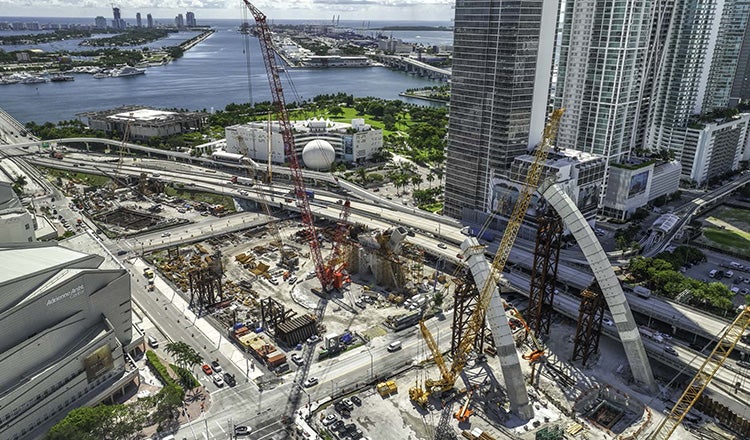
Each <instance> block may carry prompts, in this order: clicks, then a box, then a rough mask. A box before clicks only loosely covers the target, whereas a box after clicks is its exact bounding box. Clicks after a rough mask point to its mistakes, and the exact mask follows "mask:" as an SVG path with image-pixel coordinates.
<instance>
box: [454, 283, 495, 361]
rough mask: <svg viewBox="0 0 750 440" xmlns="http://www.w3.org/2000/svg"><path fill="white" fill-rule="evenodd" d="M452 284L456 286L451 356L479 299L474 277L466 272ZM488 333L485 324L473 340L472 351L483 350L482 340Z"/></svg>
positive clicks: (483, 340) (479, 351)
mask: <svg viewBox="0 0 750 440" xmlns="http://www.w3.org/2000/svg"><path fill="white" fill-rule="evenodd" d="M454 284H455V285H456V288H455V289H454V291H453V325H452V326H451V356H454V355H455V354H456V350H458V346H459V344H460V343H461V338H463V336H464V332H465V331H466V327H467V326H468V325H469V320H470V318H471V314H472V313H474V309H475V308H476V307H477V301H478V300H479V290H478V289H477V285H476V284H474V279H473V278H472V277H471V275H470V274H468V273H465V272H464V273H463V274H462V276H459V277H456V279H455V281H454ZM488 334H489V329H488V328H487V324H486V322H485V325H483V326H482V329H481V330H480V331H479V334H477V337H476V339H475V340H474V352H475V353H477V354H479V353H482V352H483V350H484V342H485V339H486V336H487V335H488Z"/></svg>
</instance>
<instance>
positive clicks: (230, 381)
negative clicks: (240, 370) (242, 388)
mask: <svg viewBox="0 0 750 440" xmlns="http://www.w3.org/2000/svg"><path fill="white" fill-rule="evenodd" d="M224 383H226V384H227V385H229V386H230V387H233V386H235V385H237V381H236V380H235V378H234V374H229V373H224Z"/></svg>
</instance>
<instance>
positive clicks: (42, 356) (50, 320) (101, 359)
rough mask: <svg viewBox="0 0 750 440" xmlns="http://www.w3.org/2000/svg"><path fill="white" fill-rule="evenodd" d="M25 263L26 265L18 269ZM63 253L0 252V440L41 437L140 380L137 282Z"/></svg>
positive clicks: (55, 249) (37, 248)
mask: <svg viewBox="0 0 750 440" xmlns="http://www.w3.org/2000/svg"><path fill="white" fill-rule="evenodd" d="M20 261H23V262H24V264H18V262H20ZM103 261H104V258H103V257H100V256H98V255H87V254H84V253H81V252H77V251H72V250H69V249H66V248H63V247H60V246H54V245H52V246H50V245H40V244H29V243H26V244H23V245H16V246H14V245H9V244H3V245H0V332H2V335H3V338H2V341H1V342H0V371H2V374H0V419H1V420H2V421H3V423H2V425H0V438H3V439H8V440H21V439H33V438H39V437H41V436H42V435H44V433H45V432H46V431H47V430H49V428H50V427H51V426H52V425H54V424H55V423H57V422H58V421H60V420H61V419H63V418H64V417H65V415H66V414H67V413H68V412H69V411H71V410H72V409H74V408H78V407H81V406H84V405H95V404H97V403H99V402H102V401H104V400H105V399H108V398H110V397H111V396H113V395H115V394H118V393H121V392H122V391H123V390H124V388H125V387H127V386H128V385H129V384H131V383H133V382H134V381H137V380H138V369H137V368H133V367H131V366H130V365H129V362H128V353H129V352H131V350H133V349H134V348H135V345H142V342H143V336H142V335H140V336H136V337H134V335H133V326H132V317H131V315H132V313H131V296H130V277H129V275H128V272H127V271H126V270H124V269H100V265H101V264H102V262H103Z"/></svg>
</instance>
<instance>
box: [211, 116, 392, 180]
mask: <svg viewBox="0 0 750 440" xmlns="http://www.w3.org/2000/svg"><path fill="white" fill-rule="evenodd" d="M292 130H293V132H294V146H295V150H296V152H297V160H299V163H300V165H302V166H304V167H306V168H308V169H313V170H317V171H327V170H329V169H330V168H331V165H332V164H333V163H334V162H346V163H357V162H362V161H365V160H367V159H369V158H371V157H372V156H373V155H374V154H375V153H377V152H378V151H379V150H380V149H381V148H382V147H383V131H382V130H379V129H373V128H372V127H371V126H370V125H368V124H365V121H364V119H361V118H360V119H352V123H351V124H347V123H345V122H336V121H331V120H330V119H324V118H311V119H306V120H304V121H292ZM225 133H226V152H227V153H236V154H242V155H245V156H247V157H249V158H251V159H253V160H255V161H258V162H262V163H265V162H267V161H268V155H269V151H268V144H269V139H268V127H267V123H266V122H263V121H257V122H250V123H248V124H240V125H233V126H230V127H227V128H226V131H225ZM270 144H271V152H270V154H271V162H273V163H277V164H284V163H287V162H289V158H287V157H286V155H285V154H284V141H283V138H282V136H281V131H280V127H279V124H278V122H273V123H272V124H271V139H270Z"/></svg>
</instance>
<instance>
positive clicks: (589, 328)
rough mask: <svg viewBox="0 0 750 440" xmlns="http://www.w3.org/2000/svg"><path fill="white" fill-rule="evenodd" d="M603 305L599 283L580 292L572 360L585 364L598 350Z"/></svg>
mask: <svg viewBox="0 0 750 440" xmlns="http://www.w3.org/2000/svg"><path fill="white" fill-rule="evenodd" d="M604 305H605V302H604V296H603V295H602V290H601V288H600V287H599V283H597V282H594V283H593V284H591V286H589V287H588V288H587V289H584V290H583V292H581V306H580V308H579V309H578V327H577V328H576V335H575V341H574V345H573V358H572V360H573V361H576V360H578V359H581V365H584V366H585V365H586V362H587V361H588V359H589V357H590V356H591V355H592V354H594V353H597V352H598V351H599V337H600V336H601V334H602V319H603V318H604Z"/></svg>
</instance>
